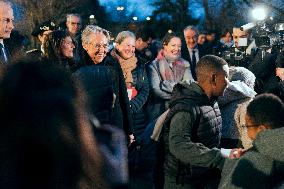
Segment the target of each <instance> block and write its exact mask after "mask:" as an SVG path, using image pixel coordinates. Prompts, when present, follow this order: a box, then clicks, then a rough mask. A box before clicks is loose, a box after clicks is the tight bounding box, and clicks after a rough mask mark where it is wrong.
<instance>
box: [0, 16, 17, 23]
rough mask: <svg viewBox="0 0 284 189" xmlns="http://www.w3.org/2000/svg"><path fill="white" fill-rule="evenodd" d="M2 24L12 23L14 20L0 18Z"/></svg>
mask: <svg viewBox="0 0 284 189" xmlns="http://www.w3.org/2000/svg"><path fill="white" fill-rule="evenodd" d="M0 20H1V21H2V22H6V23H10V22H11V23H13V22H14V19H13V18H5V17H3V18H1V19H0Z"/></svg>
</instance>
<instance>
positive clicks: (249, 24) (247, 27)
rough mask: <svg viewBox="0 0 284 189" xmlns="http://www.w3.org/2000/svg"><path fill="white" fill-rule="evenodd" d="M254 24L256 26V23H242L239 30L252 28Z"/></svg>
mask: <svg viewBox="0 0 284 189" xmlns="http://www.w3.org/2000/svg"><path fill="white" fill-rule="evenodd" d="M255 26H256V23H253V22H250V23H247V24H245V25H242V26H241V28H240V29H241V31H247V30H250V29H252V28H253V27H255Z"/></svg>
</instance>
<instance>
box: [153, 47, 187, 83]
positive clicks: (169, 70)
mask: <svg viewBox="0 0 284 189" xmlns="http://www.w3.org/2000/svg"><path fill="white" fill-rule="evenodd" d="M156 61H157V62H158V63H159V71H160V74H161V77H162V80H163V81H166V80H170V81H174V82H179V81H181V80H182V78H183V75H184V72H185V70H186V67H185V62H184V60H183V59H181V58H178V59H176V60H171V59H170V58H167V57H166V56H165V54H164V52H163V50H161V51H160V53H159V54H158V56H157V58H156ZM170 63H172V67H171V66H170Z"/></svg>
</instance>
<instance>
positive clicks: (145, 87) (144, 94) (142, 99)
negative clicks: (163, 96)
mask: <svg viewBox="0 0 284 189" xmlns="http://www.w3.org/2000/svg"><path fill="white" fill-rule="evenodd" d="M140 69H141V70H140V71H139V72H138V74H140V75H138V76H137V77H138V78H141V79H138V82H139V83H138V85H139V89H138V90H139V91H138V94H137V95H136V97H134V98H133V99H131V101H130V107H131V111H132V112H133V113H137V112H138V111H139V110H140V109H141V108H142V107H143V106H144V104H145V103H146V101H147V99H148V96H149V82H148V77H147V73H146V69H145V67H144V66H143V67H142V66H141V68H140ZM141 75H142V76H141Z"/></svg>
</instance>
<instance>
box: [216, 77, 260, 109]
mask: <svg viewBox="0 0 284 189" xmlns="http://www.w3.org/2000/svg"><path fill="white" fill-rule="evenodd" d="M255 95H256V92H255V91H254V90H253V89H252V88H250V87H249V86H247V84H245V83H244V82H241V81H231V82H230V83H229V84H228V86H227V88H226V89H225V91H224V94H223V96H220V97H219V98H218V104H219V106H221V107H222V106H225V105H227V104H229V103H231V102H233V101H237V100H241V99H245V98H253V97H254V96H255Z"/></svg>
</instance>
